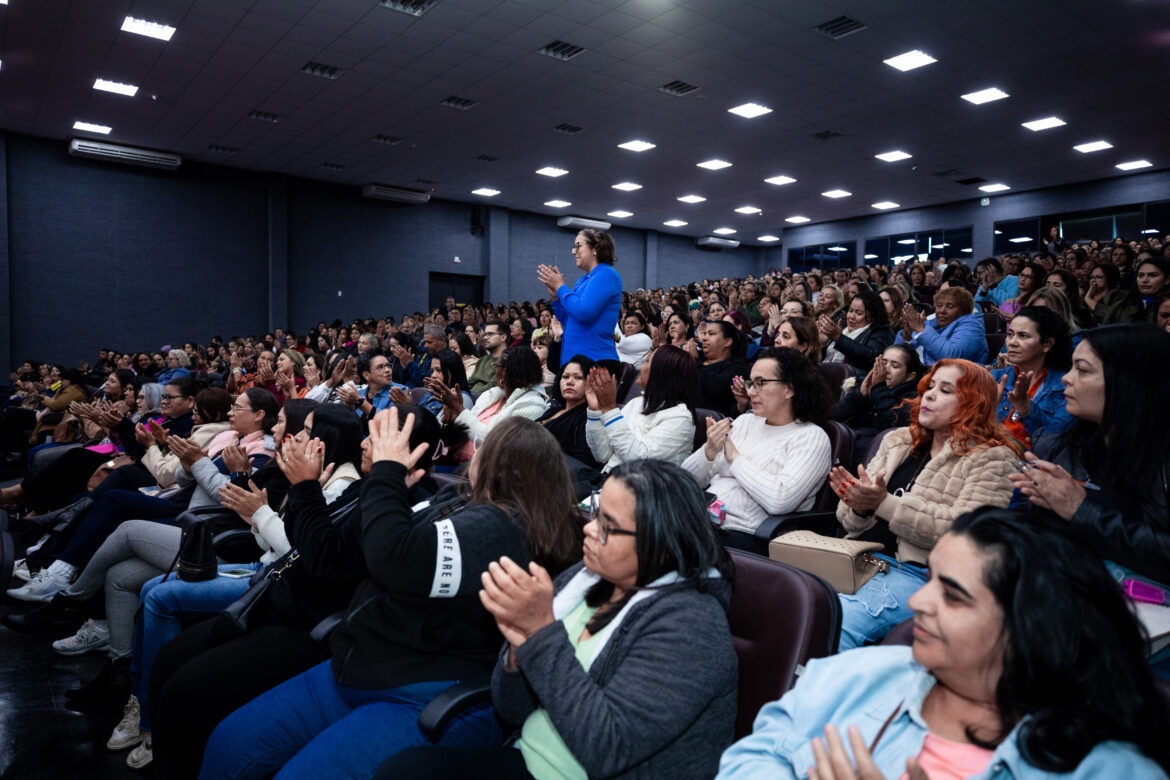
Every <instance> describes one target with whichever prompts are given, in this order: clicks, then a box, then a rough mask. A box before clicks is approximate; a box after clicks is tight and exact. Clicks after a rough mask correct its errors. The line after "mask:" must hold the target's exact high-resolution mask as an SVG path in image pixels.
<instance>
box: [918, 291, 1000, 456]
mask: <svg viewBox="0 0 1170 780" xmlns="http://www.w3.org/2000/svg"><path fill="white" fill-rule="evenodd" d="M968 295H970V293H968ZM949 366H953V367H954V368H957V369H959V371H961V372H962V375H961V376H960V377H959V381H958V382H956V383H955V392H956V393H957V394H958V396H959V407H958V408H957V409H956V410H955V414H954V416H953V417H952V418H951V434H950V440H951V449H952V450H954V451H955V453H957V454H959V455H965V454H966V453H968V452H970V451H972V450H973V449H975V448H977V447H995V446H997V445H1000V444H1002V445H1005V446H1007V447H1011V448H1012V449H1013V450H1014V451H1015V452H1016V453H1017V454H1019V455H1023V450H1022V449H1021V447H1020V444H1019V443H1018V442H1017V441H1016V440H1015V439H1014V438H1013V437H1012V435H1011V434H1010V433H1008V430H1007V428H1004V427H1003V423H1001V422H1000V421H999V418H998V417H996V415H995V407H996V404H998V403H999V392H998V390H999V388H998V386H997V385H996V383H995V380H994V379H993V378H992V376H991V372H990V371H988V370H987V369H986V368H984V367H983V366H981V365H978V364H977V363H972V362H971V361H970V360H962V359H960V358H947V359H945V360H940V361H938V362H937V363H935V364H934V365H933V366H931V367H930V371H929V372H927V374H926V376H924V377H922V379H921V380H919V382H918V396H917V397H916V398H914V399H913V400H911V401H909V402H908V406H909V409H910V438H911V440H912V441H913V442H914V446H915V447H916V448H917V447H921V446H923V445H924V444H927V443H929V442H930V441H931V439H933V438H934V433H933V432H932V431H928V430H926V429H925V428H923V427H922V426H921V425H920V424H919V423H918V412H919V410H920V409H921V408H922V396H924V395H926V391H927V390H929V389H930V381H931V380H932V379H933V378H934V375H935V374H936V373H938V370H939V369H940V368H947V367H949Z"/></svg>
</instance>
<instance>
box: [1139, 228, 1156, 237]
mask: <svg viewBox="0 0 1170 780" xmlns="http://www.w3.org/2000/svg"><path fill="white" fill-rule="evenodd" d="M1157 232H1158V228H1146V229H1145V230H1143V231H1142V235H1148V234H1150V233H1157Z"/></svg>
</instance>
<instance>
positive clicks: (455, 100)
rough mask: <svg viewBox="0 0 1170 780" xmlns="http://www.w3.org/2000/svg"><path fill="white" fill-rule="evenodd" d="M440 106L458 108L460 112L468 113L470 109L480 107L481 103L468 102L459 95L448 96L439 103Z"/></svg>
mask: <svg viewBox="0 0 1170 780" xmlns="http://www.w3.org/2000/svg"><path fill="white" fill-rule="evenodd" d="M439 105H443V106H446V107H447V108H457V109H459V110H460V111H467V110H468V109H470V108H475V107H476V106H478V105H479V101H478V100H468V99H467V98H461V97H459V96H458V95H448V96H447V97H446V98H444V99H443V100H440V101H439Z"/></svg>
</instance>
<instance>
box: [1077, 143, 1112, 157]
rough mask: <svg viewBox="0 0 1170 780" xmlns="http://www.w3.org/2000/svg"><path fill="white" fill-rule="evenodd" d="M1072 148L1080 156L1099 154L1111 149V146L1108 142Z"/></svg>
mask: <svg viewBox="0 0 1170 780" xmlns="http://www.w3.org/2000/svg"><path fill="white" fill-rule="evenodd" d="M1073 148H1074V149H1076V150H1077V151H1078V152H1080V153H1081V154H1088V153H1089V152H1100V151H1103V150H1105V149H1112V148H1113V144H1111V143H1109V142H1108V141H1090V142H1089V143H1087V144H1081V145H1080V146H1074V147H1073Z"/></svg>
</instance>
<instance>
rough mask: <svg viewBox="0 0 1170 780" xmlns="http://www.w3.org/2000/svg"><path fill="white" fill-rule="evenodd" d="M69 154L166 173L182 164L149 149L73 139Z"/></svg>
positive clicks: (176, 159)
mask: <svg viewBox="0 0 1170 780" xmlns="http://www.w3.org/2000/svg"><path fill="white" fill-rule="evenodd" d="M69 154H70V155H72V156H73V157H86V158H88V159H90V160H105V161H106V162H119V163H125V164H126V165H141V166H142V167H144V168H163V169H165V170H168V171H173V170H175V169H176V168H178V167H179V166H180V165H182V164H183V158H182V157H180V156H179V155H177V154H171V153H170V152H153V151H151V150H150V149H136V148H135V147H133V146H120V145H118V144H107V143H102V142H101V141H86V140H83V139H80V138H74V139H73V140H71V141H70V142H69Z"/></svg>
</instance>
